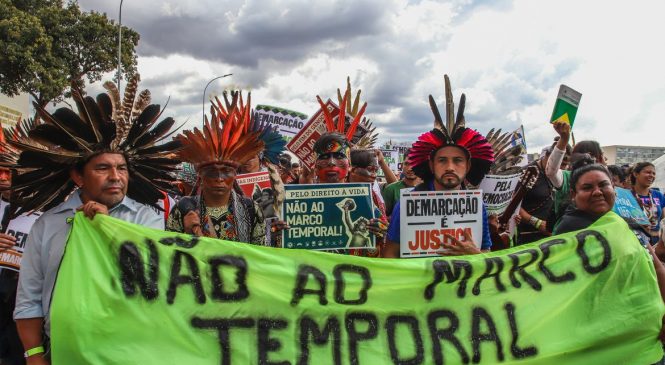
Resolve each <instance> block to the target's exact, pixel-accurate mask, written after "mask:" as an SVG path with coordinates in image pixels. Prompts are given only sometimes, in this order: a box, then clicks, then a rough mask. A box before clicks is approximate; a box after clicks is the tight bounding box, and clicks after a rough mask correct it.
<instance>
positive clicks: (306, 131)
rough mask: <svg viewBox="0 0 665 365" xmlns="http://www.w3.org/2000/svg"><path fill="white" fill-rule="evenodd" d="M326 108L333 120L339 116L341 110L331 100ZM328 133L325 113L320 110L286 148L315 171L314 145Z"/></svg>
mask: <svg viewBox="0 0 665 365" xmlns="http://www.w3.org/2000/svg"><path fill="white" fill-rule="evenodd" d="M326 107H327V108H328V111H329V112H330V114H331V116H332V117H333V118H334V117H336V116H337V114H339V108H338V107H337V105H335V103H333V102H332V101H331V100H330V99H328V101H327V102H326ZM326 132H327V129H326V121H325V119H324V116H323V111H322V110H321V109H319V110H318V111H317V112H316V113H314V115H313V116H312V117H311V118H310V119H309V121H308V122H307V124H305V126H304V127H303V128H302V129H301V130H300V132H298V134H296V135H295V137H293V139H291V140H290V141H289V143H288V144H287V145H286V148H287V149H288V150H289V151H291V152H293V154H295V155H296V156H297V157H298V159H300V161H302V163H304V164H305V166H307V168H309V169H310V170H313V169H314V163H315V162H316V157H317V156H316V153H315V152H314V149H313V147H314V143H316V141H317V140H318V139H319V138H320V137H321V135H322V134H324V133H326Z"/></svg>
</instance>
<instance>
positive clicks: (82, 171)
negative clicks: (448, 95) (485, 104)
mask: <svg viewBox="0 0 665 365" xmlns="http://www.w3.org/2000/svg"><path fill="white" fill-rule="evenodd" d="M106 86H107V89H108V90H109V92H108V93H107V94H102V96H100V97H98V98H97V99H93V98H90V97H84V96H83V95H82V93H81V92H79V91H74V92H73V97H74V98H75V101H76V104H77V106H78V107H79V110H78V111H72V110H70V109H66V108H64V109H59V110H58V111H55V112H54V113H50V112H48V111H46V110H43V109H41V108H39V109H38V114H39V117H40V119H41V122H40V123H33V124H30V125H29V127H30V128H29V129H30V130H29V131H28V130H22V131H17V130H14V131H6V133H5V135H4V138H6V141H2V142H1V143H0V149H2V151H1V152H2V156H3V158H2V163H1V166H3V167H2V168H1V169H0V189H2V206H1V208H2V209H0V210H1V211H0V213H1V214H2V229H3V231H2V233H0V251H4V250H9V249H12V248H13V247H20V248H21V250H22V251H23V258H22V262H21V265H20V271H19V270H18V268H17V269H16V270H11V269H8V268H4V269H1V271H0V278H1V282H0V329H1V330H2V333H0V347H1V348H0V351H1V352H0V363H2V364H5V363H7V364H22V363H25V361H27V363H28V364H48V363H49V362H48V361H49V335H50V332H49V331H50V320H49V306H50V300H51V295H52V291H53V287H54V281H55V277H56V274H57V270H58V266H59V263H60V260H61V258H62V255H63V252H64V246H65V242H66V237H67V235H68V233H69V230H70V229H71V225H70V224H69V220H68V219H69V218H71V217H72V216H73V215H74V214H75V213H76V212H77V211H82V212H83V213H84V214H85V215H86V216H88V217H91V218H92V217H94V215H96V214H108V215H111V216H113V217H116V218H119V219H122V220H125V221H128V222H132V223H136V224H141V225H144V226H148V227H154V228H158V229H166V230H169V231H176V232H184V233H188V234H192V235H197V236H207V237H213V238H218V239H222V240H231V241H238V242H245V243H248V244H258V245H265V246H272V247H277V248H279V247H282V246H283V242H281V235H280V232H281V231H283V230H287V229H289V226H288V224H287V223H286V222H285V221H284V215H283V212H281V206H282V202H283V200H284V186H285V185H289V184H321V183H326V184H344V183H368V184H372V186H374V187H373V188H372V190H371V191H372V193H371V200H372V202H373V205H374V207H375V208H376V213H375V214H374V215H373V216H372V217H366V219H364V220H359V221H356V222H352V224H351V222H350V225H353V227H351V228H350V229H357V230H358V235H357V236H354V238H353V242H352V243H350V247H349V249H347V250H336V251H335V252H331V253H332V254H351V255H358V256H366V257H386V258H397V257H399V256H400V250H399V248H400V241H401V238H400V209H401V207H400V203H399V201H400V194H401V192H402V191H409V190H414V191H450V190H466V189H472V188H473V187H476V186H478V185H479V183H480V182H481V181H482V179H483V177H484V176H485V175H486V174H487V173H488V171H489V168H490V166H491V165H492V163H494V156H495V152H496V151H494V150H493V147H492V145H491V144H490V143H489V142H488V141H487V139H486V138H485V136H483V135H482V134H480V133H479V132H477V131H475V130H473V129H471V128H468V127H467V126H466V125H465V121H464V110H463V107H461V108H460V110H458V112H457V117H456V118H455V116H454V113H452V111H447V112H446V118H445V119H446V120H443V118H442V117H441V113H440V112H439V111H438V108H437V107H436V105H435V104H433V103H432V104H431V107H432V112H433V115H434V128H433V129H432V130H430V131H421V132H425V133H423V134H422V135H420V137H419V138H418V139H417V140H416V141H414V143H413V144H412V146H411V148H410V150H409V151H408V152H407V153H406V154H405V155H404V156H403V159H404V162H403V168H402V171H391V169H390V167H389V165H388V164H387V162H386V161H385V159H384V157H383V154H382V153H381V152H380V150H378V149H376V148H375V146H373V143H372V141H371V138H370V137H371V136H370V134H371V128H370V127H369V126H367V125H365V124H363V123H364V119H363V114H364V111H365V107H364V106H363V107H362V108H358V104H359V103H358V100H356V101H355V102H354V103H352V102H351V97H350V95H351V92H350V87H349V88H347V91H346V92H345V93H344V97H341V95H342V94H341V93H340V100H339V102H340V105H339V107H340V109H339V110H340V111H339V114H337V115H336V116H333V115H332V114H330V113H329V112H328V109H327V108H326V107H325V105H324V104H323V103H322V102H321V100H320V99H319V102H320V103H321V107H322V111H323V114H324V117H325V121H326V128H327V133H324V134H323V135H322V136H321V137H320V138H319V139H318V140H317V141H316V143H315V144H314V146H313V152H312V153H313V154H315V155H316V158H315V163H314V164H313V168H311V169H310V168H307V166H306V165H305V164H304V163H303V162H301V161H299V160H298V159H296V158H294V157H293V155H292V154H290V153H286V149H285V141H284V140H283V139H282V138H281V136H280V135H279V134H277V132H275V131H274V130H272V129H270V128H268V127H267V126H265V125H259V124H258V123H255V122H254V121H253V119H252V109H251V101H250V97H249V96H248V95H247V96H243V94H242V93H239V92H232V93H230V94H225V95H224V100H223V101H222V100H219V99H216V100H215V101H213V103H212V107H211V112H210V115H209V117H208V119H207V120H206V123H205V125H204V127H203V128H202V129H201V130H199V129H194V130H191V131H190V130H187V131H179V132H178V135H177V137H175V138H173V137H172V136H171V133H172V132H171V126H172V125H173V120H172V119H170V118H166V119H164V120H162V121H161V122H157V121H156V120H157V119H158V117H159V116H160V115H161V110H160V108H159V106H155V105H152V104H150V103H149V102H145V100H143V101H141V100H140V99H141V98H140V95H139V96H138V97H137V98H136V102H134V103H133V104H132V105H130V106H129V107H127V106H126V105H122V104H120V103H118V101H119V100H120V98H119V97H118V96H119V95H117V94H116V93H117V89H114V86H113V85H112V84H109V85H106ZM113 90H116V91H113ZM131 100H134V95H132V98H131ZM137 104H140V105H137ZM460 104H461V105H463V102H462V103H460ZM351 105H353V107H351ZM25 125H27V124H25ZM361 130H362V131H364V134H363V133H359V131H361ZM554 131H555V133H556V135H557V138H558V139H557V140H556V141H555V142H554V144H553V145H551V146H549V147H546V148H545V149H544V150H543V153H542V154H541V158H540V159H538V160H536V161H533V162H532V163H531V164H530V165H529V166H533V167H534V168H535V169H536V171H537V177H536V180H535V183H534V184H533V186H532V187H530V189H529V190H528V191H527V192H526V195H525V196H524V198H523V199H522V202H521V208H520V209H519V210H518V211H517V212H516V213H515V215H514V218H513V219H514V220H515V221H516V222H517V230H516V232H515V233H514V235H513V236H512V238H511V241H512V245H513V246H517V245H524V244H529V243H531V242H535V241H538V240H540V239H543V238H546V237H549V236H551V235H555V234H561V233H565V232H570V231H574V230H578V229H582V228H585V227H587V226H589V225H591V224H593V222H595V221H596V220H598V219H599V218H600V217H602V216H603V215H605V214H607V213H608V212H610V211H611V210H612V207H613V205H614V202H615V188H623V189H627V190H629V191H630V192H631V193H632V194H633V196H634V197H635V199H636V201H637V202H638V203H639V205H640V207H641V208H642V210H643V211H644V214H645V215H646V217H647V218H648V220H649V224H648V225H639V224H635V223H634V222H629V225H630V227H631V229H633V231H634V232H635V234H636V235H637V236H638V238H639V239H640V241H641V242H643V244H644V246H645V247H647V248H648V249H649V252H651V253H652V255H653V257H654V260H653V262H654V265H655V268H656V272H657V275H658V278H659V280H661V278H663V277H665V276H664V275H665V274H664V273H665V268H663V265H662V264H661V262H660V260H659V259H658V257H660V258H661V259H665V246H663V238H662V237H663V235H662V229H661V220H662V219H663V210H664V208H665V198H664V197H663V194H662V193H661V192H660V191H659V190H658V189H655V188H654V187H653V186H652V185H653V183H654V180H655V174H656V172H655V167H654V165H653V164H652V163H650V162H641V163H637V164H635V165H632V166H627V167H626V166H621V167H619V166H606V165H605V159H604V156H603V153H602V150H601V149H600V146H599V144H598V143H597V142H595V141H580V142H578V143H576V144H575V145H574V146H571V145H570V144H569V140H570V126H569V125H568V124H565V123H558V124H555V125H554ZM259 171H265V172H268V174H269V176H270V182H271V188H269V189H266V190H264V191H262V192H261V193H259V194H255V195H252V196H246V195H245V194H244V193H243V191H242V190H241V189H240V188H239V187H238V184H237V183H236V178H237V176H239V175H241V174H246V173H254V172H259ZM379 171H381V172H382V176H383V177H382V178H381V179H379V178H377V175H378V173H379ZM379 180H381V181H379ZM405 189H407V190H405ZM345 209H351V208H349V207H345ZM490 218H491V217H489V216H488V213H487V212H486V209H485V207H484V206H483V209H482V222H483V227H482V236H481V237H471V236H469V235H467V234H465V235H464V236H463V237H454V236H448V239H449V243H444V244H442V247H441V249H440V250H439V254H441V255H448V256H457V255H472V254H481V253H484V252H489V251H490V250H493V242H492V239H491V236H490V229H491V228H494V229H499V230H501V229H503V227H491V225H492V224H491V223H490V222H491V221H492V220H491V219H490ZM8 228H11V229H8ZM371 236H373V238H374V239H375V240H376V247H373V248H372V249H357V247H362V246H364V245H365V243H366V242H368V241H369V238H370V237H371ZM220 245H223V243H222V242H220Z"/></svg>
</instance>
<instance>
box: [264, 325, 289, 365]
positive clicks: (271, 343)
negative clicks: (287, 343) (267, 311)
mask: <svg viewBox="0 0 665 365" xmlns="http://www.w3.org/2000/svg"><path fill="white" fill-rule="evenodd" d="M288 325H289V322H287V321H286V320H284V319H271V318H260V319H259V321H258V323H257V328H258V343H259V354H258V355H259V364H260V365H290V364H291V363H290V362H289V361H286V360H285V361H270V360H269V359H268V354H269V353H270V352H275V351H279V349H281V348H282V343H281V342H280V341H279V340H278V339H277V338H275V337H270V331H271V330H283V329H285V328H286V327H288Z"/></svg>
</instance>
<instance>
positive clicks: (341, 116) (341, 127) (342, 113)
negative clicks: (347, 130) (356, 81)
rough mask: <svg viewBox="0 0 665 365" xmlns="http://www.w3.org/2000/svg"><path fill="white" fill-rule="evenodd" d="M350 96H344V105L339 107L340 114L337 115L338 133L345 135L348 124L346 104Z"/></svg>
mask: <svg viewBox="0 0 665 365" xmlns="http://www.w3.org/2000/svg"><path fill="white" fill-rule="evenodd" d="M347 96H348V94H346V93H345V94H344V99H342V104H341V105H340V106H339V114H337V132H339V133H344V124H345V123H346V102H347V101H348V99H347Z"/></svg>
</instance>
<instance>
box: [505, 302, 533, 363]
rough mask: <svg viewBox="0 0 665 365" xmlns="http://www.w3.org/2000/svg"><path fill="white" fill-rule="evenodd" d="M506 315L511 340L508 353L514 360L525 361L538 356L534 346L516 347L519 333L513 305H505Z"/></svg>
mask: <svg viewBox="0 0 665 365" xmlns="http://www.w3.org/2000/svg"><path fill="white" fill-rule="evenodd" d="M504 308H505V309H506V314H508V323H509V324H510V333H511V335H512V339H511V341H510V353H511V354H512V355H513V356H514V357H515V358H516V359H525V358H527V357H532V356H536V355H538V349H537V348H536V347H535V346H529V347H524V348H520V347H519V346H518V345H517V341H518V340H519V331H518V330H517V321H516V320H515V305H514V304H513V303H506V305H505V306H504Z"/></svg>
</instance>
